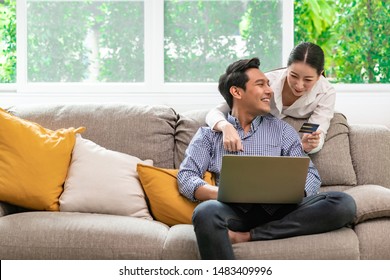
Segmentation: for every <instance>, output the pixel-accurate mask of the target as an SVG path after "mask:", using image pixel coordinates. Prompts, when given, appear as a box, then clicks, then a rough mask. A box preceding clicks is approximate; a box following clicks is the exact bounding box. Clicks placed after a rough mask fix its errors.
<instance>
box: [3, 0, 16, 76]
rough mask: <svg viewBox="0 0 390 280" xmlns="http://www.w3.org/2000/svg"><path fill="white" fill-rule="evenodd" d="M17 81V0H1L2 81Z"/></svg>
mask: <svg viewBox="0 0 390 280" xmlns="http://www.w3.org/2000/svg"><path fill="white" fill-rule="evenodd" d="M15 81H16V0H5V1H3V3H1V2H0V83H14V82H15Z"/></svg>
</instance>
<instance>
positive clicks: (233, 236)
mask: <svg viewBox="0 0 390 280" xmlns="http://www.w3.org/2000/svg"><path fill="white" fill-rule="evenodd" d="M228 234H229V239H230V242H232V244H234V243H241V242H248V241H250V240H251V236H250V233H249V232H239V231H231V230H228Z"/></svg>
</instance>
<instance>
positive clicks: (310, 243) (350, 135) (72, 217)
mask: <svg viewBox="0 0 390 280" xmlns="http://www.w3.org/2000/svg"><path fill="white" fill-rule="evenodd" d="M10 111H11V112H12V113H13V114H15V115H16V116H19V117H21V118H24V119H27V120H31V121H34V122H37V123H39V124H41V125H42V126H44V127H47V128H50V129H53V130H54V129H58V128H63V127H79V126H85V127H86V131H85V132H84V133H82V136H83V138H86V139H89V140H91V141H94V142H95V143H97V144H99V145H100V146H102V147H105V148H107V149H110V150H114V151H118V152H121V153H125V154H128V155H132V156H135V157H138V158H139V159H142V160H146V159H151V160H153V164H154V166H158V167H162V168H167V169H177V168H178V167H179V165H180V162H181V161H182V159H183V155H184V151H185V149H186V147H187V145H188V143H189V141H190V140H191V137H192V136H193V135H194V133H195V132H196V130H197V128H198V127H199V126H201V125H204V124H205V123H204V118H205V114H206V113H207V112H206V111H205V110H199V111H190V112H185V113H180V114H178V113H176V112H175V111H174V109H172V108H169V107H167V106H157V105H153V106H145V105H131V104H85V105H83V104H78V105H77V104H66V105H31V106H29V105H23V106H22V105H18V106H14V107H11V108H10ZM287 121H288V122H289V123H290V124H292V125H293V126H294V127H296V128H298V127H299V125H300V124H301V123H302V122H303V121H304V120H294V119H287ZM311 157H312V160H313V162H314V163H315V164H316V166H317V168H318V170H319V172H320V175H321V177H322V181H323V186H322V187H321V189H322V190H323V191H328V190H340V191H346V192H348V193H350V194H351V195H352V196H353V197H354V198H355V200H356V203H357V208H358V210H357V216H356V220H355V225H354V226H353V227H352V228H342V229H339V230H336V231H332V232H328V233H323V234H315V235H309V236H300V237H293V238H286V239H281V240H273V241H256V242H249V243H241V244H235V245H234V251H235V254H236V257H237V258H238V259H315V260H319V259H387V260H388V259H390V238H389V234H390V190H389V188H390V131H389V129H388V128H386V127H384V126H380V125H376V126H374V125H370V126H365V125H348V123H347V121H346V119H345V117H344V116H343V115H342V114H340V113H336V114H335V116H334V118H333V120H332V123H331V127H330V129H329V132H328V135H327V139H326V142H325V145H324V147H323V150H322V151H321V152H319V153H318V154H315V155H313V156H311ZM10 187H12V186H10ZM162 187H163V186H162ZM113 191H115V190H114V189H113ZM0 199H1V198H0ZM107 199H109V198H107ZM0 259H3V260H4V259H155V260H158V259H186V260H188V259H199V253H198V249H197V245H196V238H195V234H194V231H193V228H192V225H190V224H178V225H174V226H171V227H170V226H168V225H166V224H164V223H161V222H159V221H156V220H150V219H143V218H137V217H129V216H125V215H112V214H96V213H80V212H63V211H58V212H53V211H31V210H27V209H24V208H21V207H18V206H14V205H10V204H7V203H3V202H0Z"/></svg>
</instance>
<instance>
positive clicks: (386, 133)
mask: <svg viewBox="0 0 390 280" xmlns="http://www.w3.org/2000/svg"><path fill="white" fill-rule="evenodd" d="M350 146H351V157H352V162H353V166H354V169H355V172H356V177H357V183H358V185H366V184H376V185H381V186H384V187H386V188H390V172H389V170H390V129H389V128H387V127H386V126H383V125H363V124H354V125H350Z"/></svg>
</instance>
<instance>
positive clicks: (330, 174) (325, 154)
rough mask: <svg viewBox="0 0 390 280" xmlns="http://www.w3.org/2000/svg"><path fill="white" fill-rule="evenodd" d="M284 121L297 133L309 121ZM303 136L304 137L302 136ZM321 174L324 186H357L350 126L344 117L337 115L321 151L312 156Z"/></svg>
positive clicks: (332, 121)
mask: <svg viewBox="0 0 390 280" xmlns="http://www.w3.org/2000/svg"><path fill="white" fill-rule="evenodd" d="M283 120H285V121H286V122H288V123H289V124H290V125H292V126H293V127H294V128H295V129H296V130H297V131H298V130H299V128H300V127H301V126H302V124H303V123H304V122H306V121H307V119H295V118H291V117H286V118H284V119H283ZM301 136H302V135H301ZM309 156H310V158H311V159H312V161H313V163H314V164H315V166H316V167H317V169H318V172H319V173H320V176H321V180H322V185H349V186H354V185H356V182H357V179H356V174H355V170H354V168H353V165H352V157H351V153H350V143H349V126H348V123H347V120H346V118H345V116H344V115H342V114H340V113H335V114H334V117H333V118H332V120H331V122H330V127H329V130H328V133H327V135H326V138H325V143H324V146H323V147H322V149H321V151H319V152H317V153H315V154H310V155H309Z"/></svg>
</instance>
